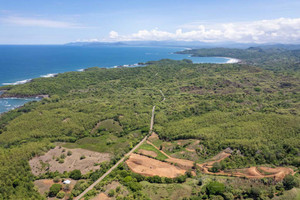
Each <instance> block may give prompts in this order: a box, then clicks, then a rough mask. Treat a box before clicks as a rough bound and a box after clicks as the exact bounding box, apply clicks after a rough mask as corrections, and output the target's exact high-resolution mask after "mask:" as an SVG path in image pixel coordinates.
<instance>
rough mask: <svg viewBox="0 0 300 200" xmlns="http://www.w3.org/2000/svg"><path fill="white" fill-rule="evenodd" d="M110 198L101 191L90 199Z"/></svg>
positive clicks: (101, 199)
mask: <svg viewBox="0 0 300 200" xmlns="http://www.w3.org/2000/svg"><path fill="white" fill-rule="evenodd" d="M110 199H112V198H110V197H108V196H107V195H106V194H105V193H103V192H101V193H100V194H98V195H97V196H95V197H94V198H92V200H110Z"/></svg>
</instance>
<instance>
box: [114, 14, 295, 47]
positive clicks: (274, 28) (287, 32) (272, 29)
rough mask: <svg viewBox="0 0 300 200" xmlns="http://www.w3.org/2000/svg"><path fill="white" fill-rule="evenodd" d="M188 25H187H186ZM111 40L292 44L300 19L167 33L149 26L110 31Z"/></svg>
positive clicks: (197, 27)
mask: <svg viewBox="0 0 300 200" xmlns="http://www.w3.org/2000/svg"><path fill="white" fill-rule="evenodd" d="M190 28H191V26H190ZM109 38H110V39H109V40H111V41H135V40H137V41H142V40H154V41H163V40H177V41H202V42H229V41H230V42H241V43H252V42H254V43H267V42H276V43H294V42H297V43H299V42H300V18H294V19H292V18H279V19H274V20H260V21H253V22H241V23H224V24H210V25H197V26H196V27H195V24H193V29H191V30H187V31H183V30H182V29H177V30H176V31H175V32H167V31H162V30H158V29H157V28H156V29H153V30H140V31H138V32H137V33H133V34H130V35H120V34H119V33H117V32H116V31H111V32H110V37H109Z"/></svg>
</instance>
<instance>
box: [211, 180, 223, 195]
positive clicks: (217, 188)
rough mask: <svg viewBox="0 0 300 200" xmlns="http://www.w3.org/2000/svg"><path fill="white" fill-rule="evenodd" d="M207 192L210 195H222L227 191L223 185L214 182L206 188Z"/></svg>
mask: <svg viewBox="0 0 300 200" xmlns="http://www.w3.org/2000/svg"><path fill="white" fill-rule="evenodd" d="M206 190H207V193H208V194H209V195H218V194H220V195H222V194H223V192H224V191H225V185H224V184H223V183H219V182H217V181H213V182H210V183H209V184H208V185H207V186H206Z"/></svg>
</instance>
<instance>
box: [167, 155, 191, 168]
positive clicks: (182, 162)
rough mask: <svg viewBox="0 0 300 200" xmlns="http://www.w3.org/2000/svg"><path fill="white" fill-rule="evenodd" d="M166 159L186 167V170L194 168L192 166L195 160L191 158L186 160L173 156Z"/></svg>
mask: <svg viewBox="0 0 300 200" xmlns="http://www.w3.org/2000/svg"><path fill="white" fill-rule="evenodd" d="M166 161H167V162H170V163H174V164H176V165H177V166H178V167H180V168H182V169H185V170H189V169H192V167H193V165H194V162H193V161H191V160H185V159H179V158H173V157H170V158H168V159H166Z"/></svg>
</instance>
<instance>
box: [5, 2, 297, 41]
mask: <svg viewBox="0 0 300 200" xmlns="http://www.w3.org/2000/svg"><path fill="white" fill-rule="evenodd" d="M299 10H300V1H299V0H297V1H296V0H260V1H258V0H251V1H250V0H209V1H208V0H205V1H203V0H184V1H183V0H126V1H125V0H98V1H96V0H85V1H84V0H49V1H41V0H17V1H14V0H0V44H63V43H67V42H73V41H129V40H180V41H204V42H256V43H264V42H281V43H299V42H300V12H299Z"/></svg>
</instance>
